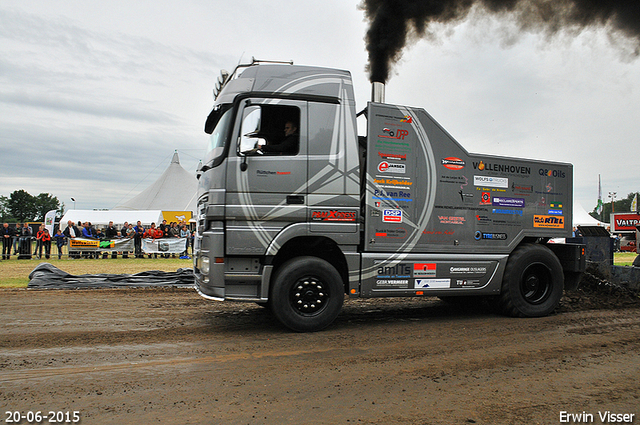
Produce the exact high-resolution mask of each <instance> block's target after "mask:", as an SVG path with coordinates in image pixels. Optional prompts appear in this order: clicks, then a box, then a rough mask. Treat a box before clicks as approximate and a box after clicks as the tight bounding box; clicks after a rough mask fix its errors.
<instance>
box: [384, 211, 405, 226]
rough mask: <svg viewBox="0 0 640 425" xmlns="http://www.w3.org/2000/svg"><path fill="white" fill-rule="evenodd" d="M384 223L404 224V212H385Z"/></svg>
mask: <svg viewBox="0 0 640 425" xmlns="http://www.w3.org/2000/svg"><path fill="white" fill-rule="evenodd" d="M382 221H384V222H387V223H402V210H383V211H382Z"/></svg>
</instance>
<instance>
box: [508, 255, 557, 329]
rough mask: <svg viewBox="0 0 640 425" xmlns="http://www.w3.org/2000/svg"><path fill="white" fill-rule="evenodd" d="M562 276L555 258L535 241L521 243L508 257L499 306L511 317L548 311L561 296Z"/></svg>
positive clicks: (529, 315) (555, 305) (540, 313)
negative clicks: (533, 242) (532, 242)
mask: <svg viewBox="0 0 640 425" xmlns="http://www.w3.org/2000/svg"><path fill="white" fill-rule="evenodd" d="M563 290H564V275H563V272H562V265H561V264H560V260H558V257H556V255H555V254H554V253H553V252H552V251H551V250H550V249H549V248H547V247H545V246H543V245H539V244H525V245H522V246H520V247H518V248H516V250H515V251H514V252H513V253H512V254H511V255H510V256H509V260H508V261H507V267H506V268H505V271H504V277H503V278H502V291H501V294H500V307H501V309H502V311H503V313H505V314H507V315H509V316H514V317H540V316H547V315H549V314H550V313H552V312H553V311H554V310H555V309H556V307H558V304H559V303H560V298H562V292H563Z"/></svg>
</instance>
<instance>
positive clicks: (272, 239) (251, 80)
mask: <svg viewBox="0 0 640 425" xmlns="http://www.w3.org/2000/svg"><path fill="white" fill-rule="evenodd" d="M383 91H384V86H383V85H381V84H380V83H374V84H373V90H372V97H373V99H372V101H371V102H369V103H368V104H367V107H366V108H365V109H364V110H363V111H361V112H360V113H359V114H356V105H355V98H354V89H353V84H352V80H351V75H350V73H349V72H348V71H343V70H337V69H327V68H319V67H309V66H297V65H292V64H274V63H268V64H266V63H258V62H253V63H251V64H247V65H240V66H238V67H237V68H236V69H235V70H234V71H233V72H232V73H231V74H229V73H226V72H223V73H222V75H221V77H220V78H219V79H218V83H217V85H216V88H215V90H214V95H215V102H214V105H213V110H212V111H211V113H210V115H209V116H208V118H207V120H206V123H205V132H206V133H209V134H210V135H211V137H210V142H209V147H208V150H207V152H208V153H207V156H206V159H205V160H204V161H203V165H202V166H201V167H200V169H199V170H198V173H197V174H198V176H199V189H198V207H197V235H196V238H195V242H194V272H195V277H196V288H197V291H198V292H199V294H200V295H202V296H203V297H205V298H207V299H211V300H218V301H222V300H233V301H248V302H256V303H258V304H261V305H264V306H267V307H268V308H270V309H271V310H272V311H273V314H274V315H275V317H277V319H278V320H279V321H280V322H282V323H283V324H284V325H285V326H287V327H289V328H290V329H292V330H295V331H300V332H305V331H317V330H320V329H323V328H325V327H326V326H328V325H330V324H331V323H332V322H333V321H334V319H335V318H336V316H337V315H338V314H339V312H340V310H341V308H342V305H343V301H344V297H345V294H346V295H347V296H349V297H362V298H369V297H416V296H417V297H431V296H437V297H441V298H443V299H449V300H461V299H465V300H466V299H468V298H469V297H470V296H477V297H484V298H485V299H490V300H491V301H493V302H495V303H496V304H497V305H498V306H499V307H500V308H501V310H502V311H503V312H504V313H506V314H509V315H513V316H522V317H534V316H544V315H548V314H550V313H551V312H553V310H554V309H555V308H556V307H557V306H558V304H559V302H560V298H561V296H562V294H563V290H565V289H572V288H576V287H577V285H578V283H579V280H580V276H581V273H582V272H583V271H584V268H585V260H584V247H583V246H582V245H571V244H557V243H556V244H554V243H548V241H549V240H550V239H552V238H566V237H570V236H571V230H572V201H573V194H572V190H573V188H572V186H573V166H572V165H571V164H567V163H559V162H542V161H534V160H528V159H520V158H508V157H500V156H492V155H482V154H473V153H469V152H467V151H466V150H465V149H464V148H463V147H462V146H461V145H460V144H459V143H458V142H457V141H455V140H454V139H453V137H452V136H451V135H449V133H447V132H446V131H445V130H444V129H443V128H442V127H441V126H440V125H439V124H438V123H437V122H436V121H435V120H434V119H433V118H432V117H431V116H430V115H429V114H428V113H427V112H426V111H424V110H423V109H419V108H412V107H408V106H399V105H390V104H386V103H384V99H383V97H384V95H383ZM357 115H364V117H363V119H364V118H365V117H366V120H367V123H366V127H367V135H366V137H363V136H360V137H359V136H358V131H357V125H356V117H357ZM457 297H462V298H457ZM479 299H480V298H478V300H479Z"/></svg>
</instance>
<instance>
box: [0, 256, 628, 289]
mask: <svg viewBox="0 0 640 425" xmlns="http://www.w3.org/2000/svg"><path fill="white" fill-rule="evenodd" d="M636 255H637V254H636V253H630V252H624V253H615V254H614V258H613V261H614V264H615V265H616V266H630V265H631V264H632V263H633V260H634V259H635V258H636ZM17 258H18V257H17V256H12V257H11V260H8V261H6V260H5V261H0V288H26V287H27V284H28V283H29V273H31V271H32V270H33V269H34V268H35V267H36V266H37V265H38V264H40V263H51V264H53V265H54V266H56V267H57V268H59V269H60V270H63V271H65V272H67V273H69V274H73V275H80V274H98V273H111V274H133V273H140V272H145V271H149V270H160V271H165V272H174V271H176V270H178V269H180V268H191V267H192V266H193V263H192V261H191V260H186V259H185V260H181V259H179V258H147V257H145V258H120V257H118V258H117V259H112V258H107V259H97V260H96V259H84V258H83V259H75V260H74V259H67V258H63V259H61V260H58V259H57V256H56V258H55V259H54V258H51V259H49V260H44V259H42V260H36V259H32V260H18V259H17Z"/></svg>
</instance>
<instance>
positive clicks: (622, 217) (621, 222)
mask: <svg viewBox="0 0 640 425" xmlns="http://www.w3.org/2000/svg"><path fill="white" fill-rule="evenodd" d="M611 224H612V225H611V232H612V233H617V232H635V231H636V226H640V214H637V213H616V214H611Z"/></svg>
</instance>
